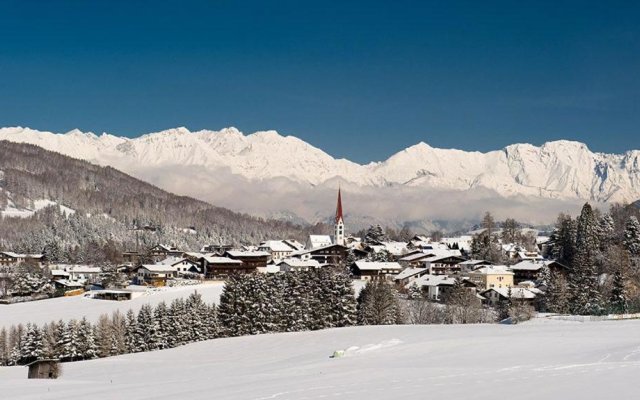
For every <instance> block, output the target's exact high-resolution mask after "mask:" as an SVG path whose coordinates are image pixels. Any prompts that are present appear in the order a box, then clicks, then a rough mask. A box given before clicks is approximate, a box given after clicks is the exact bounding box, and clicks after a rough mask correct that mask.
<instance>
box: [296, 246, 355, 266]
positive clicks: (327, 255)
mask: <svg viewBox="0 0 640 400" xmlns="http://www.w3.org/2000/svg"><path fill="white" fill-rule="evenodd" d="M348 250H349V249H347V248H346V247H345V246H342V245H339V244H330V245H327V246H323V247H317V248H313V249H309V250H303V251H299V252H296V253H292V254H291V257H292V258H300V259H302V260H305V259H313V260H316V261H318V262H319V263H320V264H331V265H339V264H341V263H342V262H343V261H344V260H345V259H346V257H347V252H348Z"/></svg>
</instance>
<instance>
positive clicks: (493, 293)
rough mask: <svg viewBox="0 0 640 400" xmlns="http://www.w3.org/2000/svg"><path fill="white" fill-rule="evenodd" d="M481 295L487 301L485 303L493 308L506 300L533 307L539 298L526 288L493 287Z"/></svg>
mask: <svg viewBox="0 0 640 400" xmlns="http://www.w3.org/2000/svg"><path fill="white" fill-rule="evenodd" d="M480 295H482V296H483V297H484V298H485V299H486V300H485V301H484V303H485V304H488V305H490V306H492V307H495V306H497V305H498V304H500V303H501V302H503V301H506V300H510V301H512V302H513V301H522V302H523V303H525V304H529V305H532V306H533V305H534V303H535V301H536V297H537V295H536V293H534V292H533V291H531V290H529V289H526V288H520V287H513V288H507V287H502V288H497V287H493V288H491V289H487V290H484V291H482V292H481V293H480ZM509 296H511V297H509Z"/></svg>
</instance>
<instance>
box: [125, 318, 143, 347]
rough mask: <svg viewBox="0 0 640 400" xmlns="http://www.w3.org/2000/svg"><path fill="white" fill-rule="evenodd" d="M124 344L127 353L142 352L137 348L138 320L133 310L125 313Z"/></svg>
mask: <svg viewBox="0 0 640 400" xmlns="http://www.w3.org/2000/svg"><path fill="white" fill-rule="evenodd" d="M124 343H125V348H126V352H127V353H137V352H139V351H143V350H142V349H141V348H139V347H138V343H139V340H138V320H137V319H136V315H135V313H134V312H133V310H129V311H128V312H127V318H126V321H125V332H124Z"/></svg>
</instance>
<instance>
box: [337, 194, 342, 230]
mask: <svg viewBox="0 0 640 400" xmlns="http://www.w3.org/2000/svg"><path fill="white" fill-rule="evenodd" d="M340 220H342V196H341V195H340V188H338V205H337V206H336V223H338V221H340Z"/></svg>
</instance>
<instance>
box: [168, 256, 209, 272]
mask: <svg viewBox="0 0 640 400" xmlns="http://www.w3.org/2000/svg"><path fill="white" fill-rule="evenodd" d="M156 265H165V266H169V267H173V268H175V270H176V273H177V275H178V276H180V275H189V274H203V273H204V271H203V269H202V266H201V264H200V263H198V262H197V261H192V260H190V259H188V258H184V257H167V258H165V259H164V260H162V261H158V262H157V263H156Z"/></svg>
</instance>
